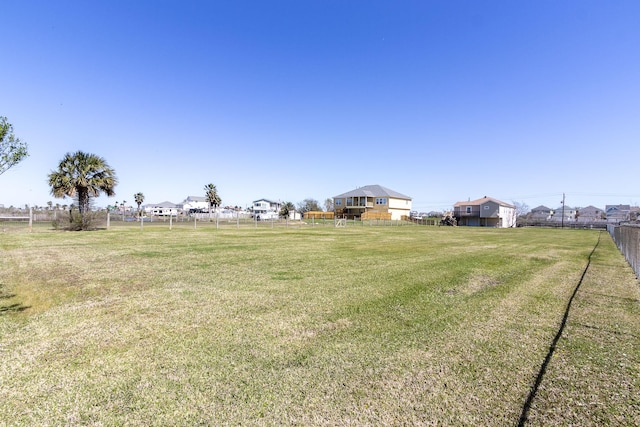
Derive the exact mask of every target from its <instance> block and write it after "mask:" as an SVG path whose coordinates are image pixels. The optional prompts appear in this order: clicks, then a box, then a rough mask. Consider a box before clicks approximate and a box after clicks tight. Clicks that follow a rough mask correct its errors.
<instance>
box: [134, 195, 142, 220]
mask: <svg viewBox="0 0 640 427" xmlns="http://www.w3.org/2000/svg"><path fill="white" fill-rule="evenodd" d="M133 198H134V200H135V201H136V203H137V204H138V216H139V217H140V216H142V211H141V210H140V205H142V202H144V194H142V193H136V194H134V195H133Z"/></svg>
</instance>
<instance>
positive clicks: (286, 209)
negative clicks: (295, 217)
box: [280, 202, 296, 218]
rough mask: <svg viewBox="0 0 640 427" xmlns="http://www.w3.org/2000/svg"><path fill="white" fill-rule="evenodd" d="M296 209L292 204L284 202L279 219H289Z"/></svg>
mask: <svg viewBox="0 0 640 427" xmlns="http://www.w3.org/2000/svg"><path fill="white" fill-rule="evenodd" d="M295 210H296V208H295V206H293V203H291V202H286V203H284V204H283V205H282V207H281V208H280V218H289V215H290V214H291V212H293V211H295Z"/></svg>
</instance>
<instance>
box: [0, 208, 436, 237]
mask: <svg viewBox="0 0 640 427" xmlns="http://www.w3.org/2000/svg"><path fill="white" fill-rule="evenodd" d="M69 223H70V221H69V216H68V215H65V214H59V215H51V214H33V215H31V216H6V215H5V216H0V232H3V233H6V232H42V231H53V230H65V229H67V228H68V227H69ZM420 225H422V226H426V225H436V224H435V223H428V222H426V221H424V222H423V223H417V222H412V221H407V220H390V219H370V220H362V219H359V218H356V219H337V218H314V217H312V218H306V219H302V220H291V219H281V218H278V219H276V218H273V219H266V220H259V219H258V218H251V217H248V216H247V215H226V216H223V215H220V216H215V215H213V216H210V215H209V214H205V215H202V214H198V215H178V216H153V217H144V218H137V217H132V216H127V215H121V214H117V213H109V214H107V213H106V212H93V213H92V219H91V228H92V229H102V230H110V229H124V228H129V229H132V228H139V229H141V230H144V229H160V228H168V229H178V230H179V229H192V230H193V229H196V230H197V229H211V228H220V229H232V228H236V229H240V228H243V229H249V228H252V229H278V228H279V229H286V228H309V227H405V226H409V227H410V226H420Z"/></svg>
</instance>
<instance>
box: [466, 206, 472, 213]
mask: <svg viewBox="0 0 640 427" xmlns="http://www.w3.org/2000/svg"><path fill="white" fill-rule="evenodd" d="M467 213H468V214H470V213H471V206H467Z"/></svg>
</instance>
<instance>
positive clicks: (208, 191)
mask: <svg viewBox="0 0 640 427" xmlns="http://www.w3.org/2000/svg"><path fill="white" fill-rule="evenodd" d="M204 191H205V197H206V198H207V202H208V203H209V218H211V206H214V207H215V208H217V207H218V206H220V203H221V202H222V200H221V199H220V196H219V195H218V189H217V188H216V186H215V185H213V184H207V185H205V186H204Z"/></svg>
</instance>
